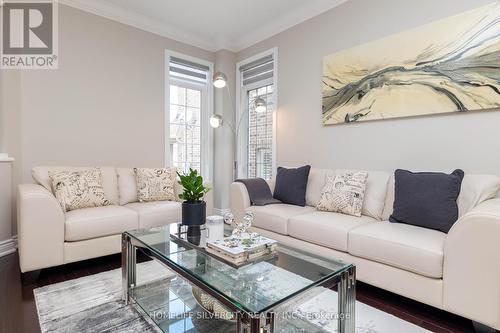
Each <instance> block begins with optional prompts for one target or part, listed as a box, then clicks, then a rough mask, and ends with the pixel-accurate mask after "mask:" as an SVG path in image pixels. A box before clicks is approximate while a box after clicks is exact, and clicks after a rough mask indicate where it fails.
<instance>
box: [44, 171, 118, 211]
mask: <svg viewBox="0 0 500 333" xmlns="http://www.w3.org/2000/svg"><path fill="white" fill-rule="evenodd" d="M49 178H50V181H51V183H52V188H53V190H54V194H55V196H56V198H57V200H58V201H59V203H60V204H61V207H62V208H63V210H64V211H65V212H68V211H70V210H75V209H81V208H91V207H101V206H107V205H110V202H109V200H108V199H107V198H106V196H105V195H104V190H103V187H102V179H101V169H99V168H93V169H88V170H82V171H49Z"/></svg>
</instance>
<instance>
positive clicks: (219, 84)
mask: <svg viewBox="0 0 500 333" xmlns="http://www.w3.org/2000/svg"><path fill="white" fill-rule="evenodd" d="M213 84H214V87H215V88H224V87H225V86H226V84H227V77H226V75H225V74H224V73H222V72H216V73H215V74H214V79H213Z"/></svg>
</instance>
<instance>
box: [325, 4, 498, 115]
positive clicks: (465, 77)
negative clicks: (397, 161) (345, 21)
mask: <svg viewBox="0 0 500 333" xmlns="http://www.w3.org/2000/svg"><path fill="white" fill-rule="evenodd" d="M499 107H500V2H499V1H495V2H494V3H492V4H490V5H487V6H483V7H480V8H477V9H474V10H471V11H468V12H465V13H463V14H459V15H456V16H452V17H449V18H445V19H442V20H440V21H436V22H433V23H430V24H427V25H424V26H420V27H418V28H415V29H413V30H409V31H405V32H401V33H398V34H396V35H392V36H389V37H386V38H383V39H381V40H377V41H373V42H370V43H368V44H364V45H361V46H357V47H354V48H351V49H348V50H345V51H341V52H338V53H335V54H332V55H330V56H327V57H325V58H324V59H323V110H322V114H323V124H324V125H331V124H339V123H351V122H359V121H366V120H376V119H386V118H399V117H410V116H419V115H427V114H440V113H449V112H465V111H469V110H491V109H495V108H499Z"/></svg>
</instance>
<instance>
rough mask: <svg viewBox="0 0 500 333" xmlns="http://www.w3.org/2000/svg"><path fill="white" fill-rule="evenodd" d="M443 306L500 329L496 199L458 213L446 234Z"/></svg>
mask: <svg viewBox="0 0 500 333" xmlns="http://www.w3.org/2000/svg"><path fill="white" fill-rule="evenodd" d="M443 284H444V289H443V305H444V308H445V310H448V311H451V312H454V313H456V314H460V315H462V316H464V317H467V318H470V319H472V320H474V321H477V322H479V323H482V324H484V325H487V326H490V327H493V328H495V329H497V330H499V329H500V198H495V199H491V200H487V201H485V202H483V203H481V204H480V205H478V206H477V207H475V208H474V209H472V210H471V211H470V212H469V213H467V214H465V215H464V216H462V217H461V218H460V219H459V220H458V221H457V222H456V223H455V224H454V225H453V227H452V228H451V230H450V232H449V233H448V235H447V237H446V242H445V248H444V268H443Z"/></svg>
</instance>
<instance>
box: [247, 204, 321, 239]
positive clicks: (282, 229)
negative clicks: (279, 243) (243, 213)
mask: <svg viewBox="0 0 500 333" xmlns="http://www.w3.org/2000/svg"><path fill="white" fill-rule="evenodd" d="M247 210H249V211H252V212H254V214H255V219H254V221H253V224H252V225H253V226H255V227H257V228H262V229H266V230H269V231H274V232H277V233H280V234H283V235H286V234H287V223H288V219H289V218H291V217H294V216H297V215H300V214H305V213H310V212H314V211H316V208H314V207H309V206H305V207H300V206H295V205H288V204H276V205H268V206H251V207H250V208H248V209H247Z"/></svg>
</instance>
